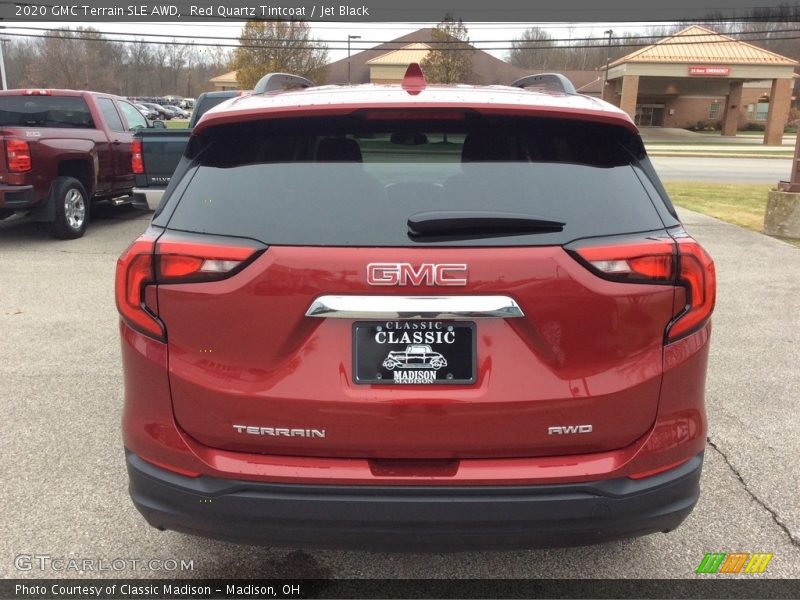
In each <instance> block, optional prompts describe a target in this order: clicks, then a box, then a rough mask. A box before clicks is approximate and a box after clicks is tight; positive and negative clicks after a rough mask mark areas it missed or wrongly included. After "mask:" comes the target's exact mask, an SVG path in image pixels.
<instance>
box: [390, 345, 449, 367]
mask: <svg viewBox="0 0 800 600" xmlns="http://www.w3.org/2000/svg"><path fill="white" fill-rule="evenodd" d="M446 366H447V360H445V358H444V356H442V355H441V354H439V353H438V352H436V351H434V350H433V349H432V348H431V347H430V346H426V345H412V346H406V349H405V350H392V351H391V352H389V356H387V357H386V360H384V361H383V367H384V368H385V369H389V370H390V371H392V370H394V369H436V370H437V371H438V370H439V369H441V368H442V367H446Z"/></svg>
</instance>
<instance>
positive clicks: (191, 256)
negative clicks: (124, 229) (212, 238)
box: [115, 233, 264, 341]
mask: <svg viewBox="0 0 800 600" xmlns="http://www.w3.org/2000/svg"><path fill="white" fill-rule="evenodd" d="M167 236H169V234H165V236H162V238H161V239H160V240H158V241H157V237H158V236H153V235H150V234H147V233H146V234H144V235H143V236H141V237H140V238H139V239H138V240H136V241H135V242H134V243H133V244H131V246H130V247H129V248H128V249H127V250H126V251H125V252H123V254H122V256H120V258H119V260H118V261H117V272H116V280H115V296H116V302H117V310H118V311H119V314H120V316H121V317H122V319H123V320H124V321H125V322H126V323H127V324H128V325H130V326H131V327H132V328H133V329H136V330H137V331H139V332H141V333H143V334H145V335H147V336H149V337H152V338H155V339H157V340H161V341H166V328H165V327H164V324H163V323H162V322H161V320H160V319H159V318H158V309H157V307H156V306H154V305H151V304H154V301H153V300H152V298H153V297H149V296H148V293H147V292H148V288H152V287H153V286H156V285H159V284H168V283H200V282H210V281H219V280H221V279H226V278H228V277H231V276H232V275H234V274H235V273H237V272H239V271H240V270H241V269H243V268H244V267H245V266H246V265H247V264H249V263H250V262H252V261H253V260H254V259H255V258H256V257H257V256H258V254H260V252H261V251H262V250H264V246H263V245H262V244H258V243H257V242H249V241H244V242H241V243H238V242H237V243H224V242H223V243H218V242H209V241H198V240H192V239H191V238H192V237H193V236H190V235H183V234H181V235H180V236H177V237H178V239H168V238H167ZM199 237H201V238H203V237H205V236H199ZM165 238H167V239H165ZM148 299H151V304H149V303H148Z"/></svg>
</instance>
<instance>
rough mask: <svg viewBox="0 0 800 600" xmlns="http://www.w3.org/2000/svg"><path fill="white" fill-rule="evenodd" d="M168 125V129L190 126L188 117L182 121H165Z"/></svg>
mask: <svg viewBox="0 0 800 600" xmlns="http://www.w3.org/2000/svg"><path fill="white" fill-rule="evenodd" d="M164 123H165V124H166V126H167V129H186V128H188V127H189V121H188V120H187V119H183V120H180V121H176V120H175V119H172V120H171V121H164Z"/></svg>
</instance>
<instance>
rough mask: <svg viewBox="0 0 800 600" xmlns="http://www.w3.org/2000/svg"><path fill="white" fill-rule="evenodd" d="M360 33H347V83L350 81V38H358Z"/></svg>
mask: <svg viewBox="0 0 800 600" xmlns="http://www.w3.org/2000/svg"><path fill="white" fill-rule="evenodd" d="M360 39H361V36H360V35H350V34H348V35H347V83H350V40H360Z"/></svg>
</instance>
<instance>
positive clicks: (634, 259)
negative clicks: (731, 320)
mask: <svg viewBox="0 0 800 600" xmlns="http://www.w3.org/2000/svg"><path fill="white" fill-rule="evenodd" d="M604 241H605V242H606V243H603V242H604ZM595 244H596V245H595ZM568 250H569V251H570V253H571V254H572V256H573V257H575V258H577V260H578V261H579V262H581V263H583V264H584V265H585V266H587V267H588V268H589V269H590V270H591V271H593V272H594V273H596V274H597V275H599V276H600V277H603V278H604V279H609V280H611V281H619V282H623V283H651V284H670V285H674V286H681V288H683V289H680V290H678V291H676V299H678V300H680V302H679V303H677V305H676V308H675V315H674V318H673V320H672V322H671V323H670V324H669V325H667V328H666V331H665V341H666V342H667V343H669V342H674V341H676V340H678V339H680V338H682V337H685V336H687V335H689V334H690V333H694V332H695V331H697V330H698V329H700V328H701V327H703V326H704V325H705V324H706V323H707V322H708V320H709V318H710V317H711V313H712V312H713V310H714V299H715V296H716V288H717V285H716V277H715V273H714V262H713V261H712V260H711V257H710V256H709V255H708V254H707V253H706V251H705V250H703V248H702V247H701V246H700V244H698V243H697V242H696V241H695V240H693V239H692V238H691V237H689V235H687V234H686V232H685V231H683V230H677V231H675V232H672V237H669V236H666V235H664V236H662V237H658V236H655V237H647V238H645V239H639V240H630V241H624V242H621V243H611V244H609V243H608V242H607V241H606V240H602V239H599V240H583V241H581V242H579V243H578V244H576V245H575V246H573V247H571V248H568Z"/></svg>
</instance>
